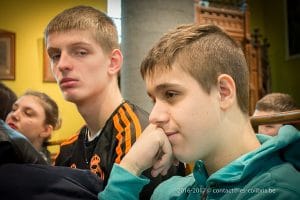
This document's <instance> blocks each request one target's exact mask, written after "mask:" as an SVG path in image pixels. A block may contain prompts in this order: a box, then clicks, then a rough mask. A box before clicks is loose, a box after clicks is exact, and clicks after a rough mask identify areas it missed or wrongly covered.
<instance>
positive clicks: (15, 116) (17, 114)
mask: <svg viewBox="0 0 300 200" xmlns="http://www.w3.org/2000/svg"><path fill="white" fill-rule="evenodd" d="M7 118H11V119H12V120H14V121H18V120H20V111H19V110H15V111H11V112H10V113H9V114H8V116H7Z"/></svg>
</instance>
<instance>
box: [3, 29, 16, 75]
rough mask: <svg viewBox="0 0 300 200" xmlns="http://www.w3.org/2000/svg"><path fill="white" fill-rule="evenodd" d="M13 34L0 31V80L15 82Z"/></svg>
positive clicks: (14, 36)
mask: <svg viewBox="0 0 300 200" xmlns="http://www.w3.org/2000/svg"><path fill="white" fill-rule="evenodd" d="M15 38H16V35H15V33H12V32H8V31H4V30H0V80H15Z"/></svg>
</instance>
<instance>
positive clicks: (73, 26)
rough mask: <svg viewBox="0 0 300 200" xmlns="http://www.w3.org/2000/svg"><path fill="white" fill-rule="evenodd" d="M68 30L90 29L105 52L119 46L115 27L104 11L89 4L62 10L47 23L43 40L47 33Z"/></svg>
mask: <svg viewBox="0 0 300 200" xmlns="http://www.w3.org/2000/svg"><path fill="white" fill-rule="evenodd" d="M70 30H90V31H93V32H94V36H95V39H96V41H97V42H98V43H99V44H100V46H101V47H102V48H103V50H104V51H105V52H109V51H112V50H113V49H116V48H119V43H118V33H117V28H116V26H115V24H114V22H113V20H112V19H111V18H110V17H109V16H107V15H106V14H105V13H103V12H101V11H100V10H97V9H95V8H93V7H90V6H76V7H73V8H69V9H66V10H64V11H63V12H61V13H59V14H58V15H57V16H55V17H54V18H53V19H52V20H51V21H50V22H49V24H48V25H47V27H46V29H45V31H44V34H45V41H47V38H48V36H49V34H51V33H54V32H64V31H70Z"/></svg>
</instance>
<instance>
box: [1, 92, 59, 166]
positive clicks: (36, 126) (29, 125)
mask: <svg viewBox="0 0 300 200" xmlns="http://www.w3.org/2000/svg"><path fill="white" fill-rule="evenodd" d="M5 121H6V123H7V124H8V125H9V126H10V127H11V128H13V129H15V130H17V131H18V132H20V133H22V134H23V135H24V136H26V137H27V138H28V139H29V141H30V142H31V143H32V145H33V146H34V147H35V148H36V149H37V150H38V151H39V152H41V154H42V155H43V157H44V158H45V160H47V162H48V163H50V162H51V160H50V152H49V151H48V150H47V147H46V142H47V141H48V140H49V139H50V138H51V135H52V133H53V131H54V130H57V129H59V128H60V126H61V120H60V118H59V110H58V106H57V104H56V102H55V101H54V100H53V99H52V98H51V97H49V96H48V95H47V94H45V93H42V92H39V91H27V92H25V93H24V94H23V95H22V96H20V97H19V98H18V99H17V100H16V101H15V102H14V104H13V105H12V110H11V112H10V113H9V114H8V115H7V117H6V120H5Z"/></svg>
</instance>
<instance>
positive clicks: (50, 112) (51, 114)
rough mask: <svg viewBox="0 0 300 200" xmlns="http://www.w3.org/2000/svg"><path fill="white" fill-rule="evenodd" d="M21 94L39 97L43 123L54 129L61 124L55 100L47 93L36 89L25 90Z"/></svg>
mask: <svg viewBox="0 0 300 200" xmlns="http://www.w3.org/2000/svg"><path fill="white" fill-rule="evenodd" d="M23 96H34V97H37V98H38V99H39V102H40V103H41V105H42V106H43V108H44V110H45V116H46V118H45V124H50V125H51V126H52V127H53V129H54V130H57V129H59V128H60V126H61V120H60V118H59V111H58V106H57V104H56V102H55V101H54V100H53V99H52V98H51V97H49V96H48V95H47V94H45V93H43V92H38V91H32V90H30V91H26V92H25V93H24V94H23Z"/></svg>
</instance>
